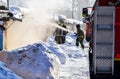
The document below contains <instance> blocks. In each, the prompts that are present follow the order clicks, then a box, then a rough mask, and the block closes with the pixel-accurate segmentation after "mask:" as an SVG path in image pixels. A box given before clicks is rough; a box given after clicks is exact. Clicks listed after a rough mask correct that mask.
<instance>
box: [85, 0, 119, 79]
mask: <svg viewBox="0 0 120 79" xmlns="http://www.w3.org/2000/svg"><path fill="white" fill-rule="evenodd" d="M83 17H84V18H85V20H86V21H85V23H86V40H87V41H88V42H89V43H90V49H91V50H92V51H90V52H89V62H90V63H89V64H90V77H91V79H120V0H96V1H95V4H94V6H93V7H92V11H91V14H88V8H87V7H85V8H83Z"/></svg>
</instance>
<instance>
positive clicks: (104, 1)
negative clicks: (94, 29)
mask: <svg viewBox="0 0 120 79" xmlns="http://www.w3.org/2000/svg"><path fill="white" fill-rule="evenodd" d="M116 1H117V0H99V6H108V4H109V2H113V3H115V2H116Z"/></svg>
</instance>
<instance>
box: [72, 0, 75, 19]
mask: <svg viewBox="0 0 120 79" xmlns="http://www.w3.org/2000/svg"><path fill="white" fill-rule="evenodd" d="M74 2H75V1H74V0H72V19H74Z"/></svg>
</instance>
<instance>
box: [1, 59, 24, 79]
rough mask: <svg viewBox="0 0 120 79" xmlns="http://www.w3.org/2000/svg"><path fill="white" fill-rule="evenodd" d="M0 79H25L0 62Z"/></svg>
mask: <svg viewBox="0 0 120 79" xmlns="http://www.w3.org/2000/svg"><path fill="white" fill-rule="evenodd" d="M0 79H23V78H21V77H19V76H17V75H16V74H14V73H13V72H12V71H11V70H10V69H8V68H7V66H6V64H5V63H3V62H1V61H0Z"/></svg>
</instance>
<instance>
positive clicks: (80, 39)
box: [76, 24, 84, 49]
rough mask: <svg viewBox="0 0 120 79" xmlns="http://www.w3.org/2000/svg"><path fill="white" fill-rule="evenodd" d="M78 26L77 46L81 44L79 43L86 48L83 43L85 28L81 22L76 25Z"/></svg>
mask: <svg viewBox="0 0 120 79" xmlns="http://www.w3.org/2000/svg"><path fill="white" fill-rule="evenodd" d="M76 28H77V38H76V46H79V43H80V44H81V47H82V48H83V49H84V45H83V40H84V32H83V30H82V29H81V28H80V24H77V25H76Z"/></svg>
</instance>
